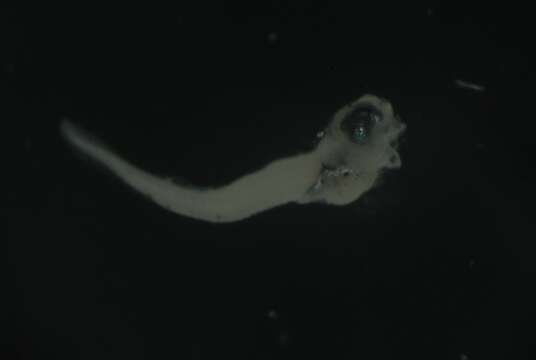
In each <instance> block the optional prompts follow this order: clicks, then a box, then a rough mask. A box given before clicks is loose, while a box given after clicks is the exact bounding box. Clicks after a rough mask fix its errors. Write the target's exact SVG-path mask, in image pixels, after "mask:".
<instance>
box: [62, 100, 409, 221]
mask: <svg viewBox="0 0 536 360" xmlns="http://www.w3.org/2000/svg"><path fill="white" fill-rule="evenodd" d="M404 129H405V125H404V124H403V123H402V122H401V121H400V119H399V118H398V117H397V116H395V114H394V113H393V109H392V107H391V104H390V103H389V102H388V101H386V100H383V99H380V98H378V97H376V96H373V95H365V96H362V97H361V98H359V99H357V100H356V101H354V102H352V103H350V104H349V105H346V106H345V107H343V108H342V109H340V110H339V111H338V112H337V113H335V115H334V116H333V118H332V120H331V122H330V123H329V124H328V126H327V127H326V128H325V129H324V131H323V132H322V133H321V134H322V135H321V137H320V139H319V141H318V144H317V146H316V148H314V149H313V150H312V151H310V152H307V153H302V154H298V155H295V156H291V157H286V158H281V159H277V160H274V161H272V162H271V163H269V164H268V165H266V166H264V167H263V168H261V169H260V170H257V171H254V172H252V173H250V174H247V175H245V176H243V177H240V178H238V179H236V180H235V181H232V182H230V183H229V184H227V185H224V186H221V187H214V188H197V187H194V186H188V185H181V184H178V183H176V182H175V181H173V180H171V179H166V178H162V177H159V176H157V175H154V174H151V173H149V172H147V171H144V170H142V169H140V168H138V167H136V166H135V165H133V164H131V163H130V162H128V161H127V160H125V159H123V158H121V157H120V156H118V155H117V154H115V153H114V152H112V151H111V150H109V149H108V148H107V147H105V146H103V145H102V144H100V142H99V141H96V140H93V139H92V138H91V137H90V136H87V135H86V134H85V133H84V131H82V130H81V129H79V128H77V127H76V126H75V125H74V124H73V123H71V122H69V121H68V120H64V121H63V122H62V123H61V132H62V134H63V136H64V137H65V139H66V140H67V141H68V142H69V143H70V144H71V145H73V146H74V147H75V148H76V149H77V150H79V151H81V152H82V153H84V154H86V155H87V156H89V157H90V158H92V159H94V160H96V161H97V162H99V163H100V164H102V165H103V166H105V167H106V168H107V169H109V170H110V171H111V172H112V173H113V174H115V175H116V176H117V177H119V178H120V179H121V180H122V181H123V182H125V183H126V184H127V185H129V186H130V187H132V188H133V189H135V190H137V191H138V192H140V193H142V194H144V195H145V196H147V197H149V198H150V199H151V200H152V201H154V202H155V203H157V204H158V205H160V206H162V207H164V208H166V209H168V210H170V211H172V212H174V213H177V214H179V215H182V216H187V217H190V218H194V219H198V220H203V221H209V222H216V223H220V222H233V221H239V220H243V219H246V218H248V217H251V216H252V215H255V214H257V213H260V212H262V211H265V210H268V209H271V208H274V207H277V206H280V205H284V204H287V203H292V202H294V203H299V204H306V203H311V202H323V203H326V204H332V205H345V204H349V203H351V202H354V201H355V200H357V199H358V198H359V197H360V196H361V195H363V194H364V193H365V192H367V191H368V190H370V189H371V188H372V187H373V185H374V183H375V181H376V180H377V178H378V177H379V176H380V174H381V171H382V170H383V169H386V168H399V167H400V166H401V161H400V156H399V154H398V152H397V149H396V142H397V139H398V137H399V136H400V134H401V133H402V132H403V131H404Z"/></svg>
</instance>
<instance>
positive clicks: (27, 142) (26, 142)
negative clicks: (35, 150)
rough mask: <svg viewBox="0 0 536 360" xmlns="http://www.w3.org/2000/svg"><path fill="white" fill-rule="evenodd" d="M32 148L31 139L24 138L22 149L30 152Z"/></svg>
mask: <svg viewBox="0 0 536 360" xmlns="http://www.w3.org/2000/svg"><path fill="white" fill-rule="evenodd" d="M32 147H33V142H32V139H30V138H26V139H24V148H25V149H26V150H27V151H30V150H31V149H32Z"/></svg>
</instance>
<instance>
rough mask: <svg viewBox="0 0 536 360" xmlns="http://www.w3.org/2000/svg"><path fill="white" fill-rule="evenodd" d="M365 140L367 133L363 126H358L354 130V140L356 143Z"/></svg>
mask: <svg viewBox="0 0 536 360" xmlns="http://www.w3.org/2000/svg"><path fill="white" fill-rule="evenodd" d="M366 138H367V132H366V131H365V128H364V127H363V126H359V127H357V128H356V129H355V130H354V139H355V140H356V141H358V142H361V141H364V140H365V139H366Z"/></svg>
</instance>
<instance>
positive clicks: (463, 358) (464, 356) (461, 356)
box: [460, 354, 469, 360]
mask: <svg viewBox="0 0 536 360" xmlns="http://www.w3.org/2000/svg"><path fill="white" fill-rule="evenodd" d="M460 360H469V356H467V355H465V354H460Z"/></svg>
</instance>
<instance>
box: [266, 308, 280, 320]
mask: <svg viewBox="0 0 536 360" xmlns="http://www.w3.org/2000/svg"><path fill="white" fill-rule="evenodd" d="M266 316H268V318H269V319H272V320H277V319H278V318H279V314H278V313H277V311H275V310H270V311H268V313H266Z"/></svg>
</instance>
